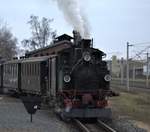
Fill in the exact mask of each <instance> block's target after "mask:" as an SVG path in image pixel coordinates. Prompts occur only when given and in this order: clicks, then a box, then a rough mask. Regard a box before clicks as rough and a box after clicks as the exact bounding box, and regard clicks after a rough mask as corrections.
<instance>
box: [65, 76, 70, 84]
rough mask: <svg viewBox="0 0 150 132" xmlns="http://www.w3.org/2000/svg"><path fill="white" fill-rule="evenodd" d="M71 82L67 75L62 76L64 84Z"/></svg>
mask: <svg viewBox="0 0 150 132" xmlns="http://www.w3.org/2000/svg"><path fill="white" fill-rule="evenodd" d="M70 81H71V77H70V76H69V75H65V76H64V82H66V83H69V82H70Z"/></svg>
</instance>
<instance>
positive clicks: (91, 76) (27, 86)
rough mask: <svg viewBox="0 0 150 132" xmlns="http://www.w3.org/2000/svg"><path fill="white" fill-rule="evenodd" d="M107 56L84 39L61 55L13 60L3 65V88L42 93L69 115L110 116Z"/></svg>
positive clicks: (20, 91)
mask: <svg viewBox="0 0 150 132" xmlns="http://www.w3.org/2000/svg"><path fill="white" fill-rule="evenodd" d="M104 55H105V54H104V53H103V52H102V51H100V50H98V49H95V48H93V47H91V40H90V39H83V40H81V41H78V43H77V44H73V45H72V46H71V47H70V48H67V49H63V50H62V51H60V52H59V53H57V55H50V56H43V57H31V58H26V59H22V60H18V61H10V62H7V63H4V64H3V65H1V66H0V67H1V68H0V73H1V74H0V78H1V80H0V81H1V87H2V86H3V87H11V89H12V90H16V91H17V92H19V93H21V94H30V95H39V96H41V97H42V98H45V99H47V100H48V101H49V103H51V104H54V106H55V110H56V111H57V112H58V113H59V114H60V115H61V116H62V117H65V118H109V117H110V116H111V110H110V108H108V107H107V106H108V97H109V96H110V93H111V90H110V87H109V82H110V80H111V77H110V75H109V71H108V69H107V64H106V62H105V61H103V60H102V58H103V56H104ZM8 80H9V81H8Z"/></svg>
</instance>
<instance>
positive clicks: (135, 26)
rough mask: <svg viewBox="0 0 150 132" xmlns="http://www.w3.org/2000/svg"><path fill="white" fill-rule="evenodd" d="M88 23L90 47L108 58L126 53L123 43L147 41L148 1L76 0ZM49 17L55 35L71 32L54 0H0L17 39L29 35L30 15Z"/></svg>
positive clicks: (0, 11)
mask: <svg viewBox="0 0 150 132" xmlns="http://www.w3.org/2000/svg"><path fill="white" fill-rule="evenodd" d="M80 1H81V4H82V7H83V10H84V12H85V13H86V15H87V18H88V19H89V23H90V29H91V30H90V31H91V38H93V39H94V47H95V48H98V49H100V50H102V51H104V52H105V53H106V54H107V55H108V57H110V56H111V55H113V54H117V55H118V56H119V57H121V56H123V57H124V56H125V55H126V43H127V42H129V43H133V44H134V43H141V42H150V0H80ZM32 14H33V15H36V16H39V17H40V18H42V17H47V18H53V19H54V21H53V23H52V24H51V26H52V28H53V29H56V30H57V33H58V35H61V34H63V33H67V34H70V35H72V30H73V28H72V27H71V25H69V24H68V22H67V21H66V20H65V19H64V17H63V13H62V12H61V11H60V10H59V9H58V7H57V4H56V3H55V0H0V18H1V19H2V20H3V21H5V22H7V25H8V26H9V27H10V28H11V31H12V33H13V34H14V36H16V37H17V38H18V41H19V42H20V41H21V40H23V39H26V38H30V36H31V34H30V26H29V25H28V24H27V21H28V20H29V18H30V15H32Z"/></svg>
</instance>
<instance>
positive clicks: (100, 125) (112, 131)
mask: <svg viewBox="0 0 150 132" xmlns="http://www.w3.org/2000/svg"><path fill="white" fill-rule="evenodd" d="M97 125H98V126H99V127H101V128H102V129H104V130H105V131H106V132H117V131H116V130H114V129H112V128H111V127H110V126H108V125H107V124H105V123H104V122H102V121H100V120H98V121H97Z"/></svg>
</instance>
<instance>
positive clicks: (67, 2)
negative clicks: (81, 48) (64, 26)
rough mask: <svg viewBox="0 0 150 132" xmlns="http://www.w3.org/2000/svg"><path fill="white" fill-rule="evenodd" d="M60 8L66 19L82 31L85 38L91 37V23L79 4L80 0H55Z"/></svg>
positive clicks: (75, 28)
mask: <svg viewBox="0 0 150 132" xmlns="http://www.w3.org/2000/svg"><path fill="white" fill-rule="evenodd" d="M55 1H57V5H58V8H59V9H60V10H61V11H62V12H63V14H64V17H65V19H66V21H67V22H68V23H69V24H70V25H71V26H73V28H74V30H77V31H78V32H80V34H81V36H82V37H83V38H89V37H90V32H89V27H90V26H89V23H88V20H87V17H86V15H85V14H84V12H83V10H84V9H82V8H81V6H80V4H79V0H55Z"/></svg>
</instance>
